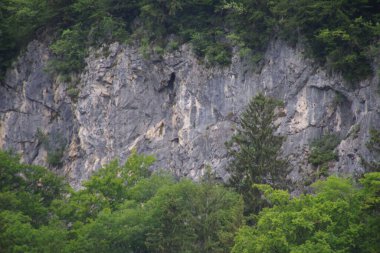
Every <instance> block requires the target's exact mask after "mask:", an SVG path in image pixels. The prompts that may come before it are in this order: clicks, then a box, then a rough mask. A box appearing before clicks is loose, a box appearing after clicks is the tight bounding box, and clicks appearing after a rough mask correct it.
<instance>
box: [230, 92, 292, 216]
mask: <svg viewBox="0 0 380 253" xmlns="http://www.w3.org/2000/svg"><path fill="white" fill-rule="evenodd" d="M281 105H282V103H281V102H280V101H278V100H275V99H272V98H268V97H265V96H264V95H262V94H259V95H257V96H256V97H254V98H253V99H252V100H251V102H250V103H249V105H248V107H247V109H246V110H245V111H244V112H243V113H242V115H241V117H240V127H239V128H238V129H237V133H236V134H235V135H234V136H233V137H232V139H231V140H230V141H229V142H228V143H227V144H226V145H227V149H228V154H229V156H230V157H231V158H232V160H231V162H230V164H229V167H228V171H229V172H230V174H231V178H230V185H231V186H232V187H234V188H235V189H236V190H237V191H238V192H239V193H241V194H242V195H243V198H244V202H245V214H249V213H252V212H253V213H257V212H258V211H260V209H261V208H262V207H263V206H265V202H263V200H261V198H260V193H259V191H258V190H257V189H255V188H253V187H252V185H253V184H270V185H271V186H273V187H275V188H284V187H285V186H286V180H285V177H286V174H287V172H288V167H289V165H288V162H287V161H286V160H284V159H280V158H279V155H280V152H281V145H282V143H283V141H284V137H282V136H278V135H276V134H275V132H276V130H277V128H278V126H276V125H275V124H274V121H275V119H276V118H277V116H278V115H277V113H276V108H278V107H279V106H281Z"/></svg>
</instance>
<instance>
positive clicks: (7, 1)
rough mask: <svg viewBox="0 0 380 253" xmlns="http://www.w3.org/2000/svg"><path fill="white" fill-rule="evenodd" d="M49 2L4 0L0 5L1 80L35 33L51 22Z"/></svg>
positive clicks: (51, 14) (39, 0)
mask: <svg viewBox="0 0 380 253" xmlns="http://www.w3.org/2000/svg"><path fill="white" fill-rule="evenodd" d="M50 8H53V6H50V7H49V3H48V1H41V0H4V1H2V3H1V4H0V80H1V79H2V78H3V75H4V74H5V70H6V68H7V67H9V66H10V65H11V63H12V60H13V59H14V57H16V56H17V54H18V52H19V50H20V49H21V48H22V47H24V46H26V44H27V43H28V42H29V41H30V40H31V39H32V38H33V35H34V32H35V31H36V30H37V29H38V28H40V27H41V26H43V25H46V24H47V23H48V22H49V20H51V18H52V16H53V13H52V12H51V9H50Z"/></svg>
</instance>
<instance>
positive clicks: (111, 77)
mask: <svg viewBox="0 0 380 253" xmlns="http://www.w3.org/2000/svg"><path fill="white" fill-rule="evenodd" d="M49 57H50V56H49V50H48V48H47V46H46V44H44V43H41V42H38V41H33V42H32V43H30V44H29V46H28V48H27V50H26V52H25V53H24V54H23V55H22V56H20V57H19V59H18V61H17V62H16V64H15V65H14V67H13V68H12V69H10V70H9V71H8V73H7V76H6V80H5V82H4V83H3V84H2V85H1V86H0V147H1V148H3V149H13V150H15V151H18V152H21V153H22V154H23V160H24V161H25V162H28V163H35V164H42V165H46V166H48V164H47V163H46V157H47V153H48V151H51V150H55V149H59V148H62V149H63V150H64V152H63V160H62V161H63V162H62V164H61V165H60V166H55V167H53V168H52V169H54V170H56V171H57V172H58V173H60V174H64V175H66V176H67V177H68V178H69V181H70V182H71V184H72V185H73V186H75V187H79V186H80V183H81V181H82V180H84V179H86V178H88V177H89V175H90V174H91V173H92V172H93V171H95V170H96V169H98V168H99V167H100V166H102V165H103V164H105V163H107V162H109V161H110V160H111V159H113V158H120V160H121V161H123V160H125V159H126V157H127V156H128V154H129V153H130V152H131V150H132V149H133V148H135V149H137V151H138V152H144V153H148V154H154V155H155V156H156V158H157V162H156V164H155V165H154V166H155V167H154V168H153V169H156V168H165V169H168V170H170V171H172V172H173V173H174V174H175V175H178V176H189V177H191V178H193V179H195V180H197V179H199V178H200V177H201V176H202V174H203V173H204V170H205V168H206V167H207V166H211V168H212V169H213V170H215V172H216V174H217V175H218V176H219V177H220V178H222V179H224V180H226V179H227V178H228V174H227V173H226V171H225V167H226V164H227V157H226V149H225V146H224V143H225V141H227V140H228V139H229V138H230V137H231V135H232V134H233V131H234V126H235V125H236V122H237V120H238V117H239V114H240V112H242V111H243V110H244V108H245V106H246V105H247V104H248V102H249V100H250V99H251V98H252V97H253V96H255V95H256V94H258V93H259V92H262V93H264V94H266V95H268V96H273V97H276V98H279V99H281V100H283V101H284V102H285V111H284V114H283V115H282V116H283V117H282V118H280V119H279V122H278V123H279V124H280V127H279V134H282V135H286V136H287V140H286V142H285V143H284V145H283V150H284V155H285V156H287V157H289V158H290V160H291V163H292V166H293V167H292V168H293V169H292V172H291V174H290V175H289V177H290V178H291V179H292V180H293V181H294V182H303V181H305V180H306V179H307V177H310V176H311V175H312V174H313V170H315V168H313V167H312V166H311V165H309V164H308V163H307V157H308V153H309V149H310V147H309V145H310V143H311V141H312V140H314V139H316V138H320V137H321V136H322V134H323V133H327V132H333V133H336V134H337V135H339V137H340V138H341V139H342V141H341V142H340V144H339V146H338V147H337V151H338V154H339V160H338V161H336V162H333V163H331V164H330V168H329V171H330V173H343V174H355V173H362V172H363V170H364V168H363V167H362V165H361V162H360V157H363V158H365V159H367V160H374V159H378V157H375V154H373V153H371V152H369V151H368V150H367V148H366V146H365V143H366V142H367V140H368V138H369V129H370V128H377V129H379V128H380V95H379V93H378V90H377V89H378V88H379V87H378V83H379V80H378V77H377V75H376V76H375V77H373V78H371V79H368V80H365V81H362V82H361V83H360V84H358V85H356V87H357V88H355V89H350V88H347V87H348V85H347V84H345V83H344V81H343V79H342V78H341V77H340V76H338V75H328V74H327V73H326V72H325V71H324V69H323V68H321V67H319V66H317V65H316V64H313V62H312V61H310V60H308V59H306V58H305V57H304V56H303V54H302V49H300V48H296V49H293V48H290V47H288V46H287V45H286V44H284V43H282V42H281V41H273V42H272V43H271V44H270V45H269V47H268V50H267V52H266V54H265V59H264V62H263V64H262V65H261V66H260V67H257V66H256V67H253V66H252V65H251V64H249V63H247V62H245V61H243V60H241V59H239V58H238V57H234V58H233V61H232V64H231V66H229V67H226V68H219V67H213V68H207V67H205V66H204V65H202V64H201V63H200V62H199V61H198V60H197V59H196V57H194V55H193V54H192V53H191V50H190V48H189V47H188V46H186V45H184V46H182V48H181V49H180V50H178V51H176V52H174V53H170V54H167V55H165V56H163V57H159V56H155V55H153V56H151V59H149V60H146V59H144V58H143V57H142V56H141V54H140V53H139V52H138V50H137V49H136V48H133V47H126V46H121V45H119V44H116V43H115V44H112V45H110V46H109V47H107V48H103V49H99V50H97V51H95V50H94V51H93V52H92V53H91V55H90V56H89V57H88V58H87V59H86V62H87V67H86V68H85V70H84V71H83V73H82V74H81V75H80V76H79V77H78V78H77V79H76V81H75V82H76V87H77V88H78V89H79V90H78V91H80V92H79V94H78V96H77V97H76V94H74V95H73V90H74V91H75V89H73V88H72V87H70V85H69V84H67V83H65V82H62V81H60V80H59V78H55V79H53V78H52V77H50V76H49V75H48V74H47V73H46V72H45V71H44V69H45V67H46V63H47V61H48V59H49ZM41 136H42V137H44V138H42V137H41ZM46 143H48V145H47V144H46Z"/></svg>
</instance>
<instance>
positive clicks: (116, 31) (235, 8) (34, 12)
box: [0, 0, 380, 83]
mask: <svg viewBox="0 0 380 253" xmlns="http://www.w3.org/2000/svg"><path fill="white" fill-rule="evenodd" d="M379 6H380V4H379V1H378V0H361V1H348V0H339V1H326V0H310V1H307V0H276V1H258V0H255V1H251V0H227V1H222V0H202V1H194V0H185V1H178V0H169V1H158V0H142V1H136V0H134V1H122V0H95V1H89V0H70V1H62V0H49V1H45V0H30V1H27V0H5V1H2V3H1V4H0V34H1V36H0V63H1V66H0V68H1V72H2V75H3V74H4V71H5V69H6V68H7V67H8V66H9V65H10V63H11V61H12V60H13V59H14V57H15V56H17V54H18V52H19V51H20V49H22V48H23V47H24V46H25V45H26V44H27V42H28V41H30V40H31V39H32V38H35V37H36V32H37V31H39V32H40V34H41V31H44V30H48V31H50V33H51V34H54V36H53V37H54V39H53V43H52V45H51V50H52V52H53V53H54V54H55V55H56V57H55V59H54V60H52V61H51V64H50V66H49V69H50V71H52V72H55V73H59V74H64V75H68V74H70V73H73V72H78V71H80V70H81V69H82V68H83V66H84V57H85V56H86V55H87V53H88V48H89V47H90V46H95V47H97V46H100V45H102V44H103V43H111V42H114V41H119V42H122V43H135V44H137V45H139V47H140V51H141V53H142V54H143V55H144V56H146V57H149V55H150V54H158V55H160V54H162V53H163V52H165V50H173V49H176V48H178V46H179V45H180V44H182V43H186V42H190V43H191V44H192V45H193V49H194V52H195V53H196V54H197V55H198V56H199V59H201V60H202V61H204V62H205V63H206V64H221V65H227V64H229V63H230V58H231V54H232V48H233V47H234V46H236V47H237V48H238V49H239V50H240V53H241V56H244V57H248V58H251V59H252V60H253V61H254V62H258V61H260V59H261V58H262V55H263V53H264V52H265V50H266V48H267V45H268V42H269V41H270V39H272V37H273V36H274V35H277V36H279V37H281V38H282V39H284V40H286V41H288V42H289V43H290V44H291V45H294V44H296V43H298V42H301V43H303V44H304V45H305V46H306V49H307V52H308V55H310V56H312V57H313V58H314V59H316V60H317V62H319V63H320V64H323V65H325V66H326V67H327V69H329V70H331V71H335V72H339V73H342V74H343V76H344V77H345V78H346V80H349V81H350V82H352V83H355V82H357V81H358V80H361V79H363V78H366V77H368V76H369V75H370V74H371V73H372V68H371V62H372V60H373V59H374V57H377V56H378V51H379V50H378V48H379V36H380V15H379V13H380V7H379Z"/></svg>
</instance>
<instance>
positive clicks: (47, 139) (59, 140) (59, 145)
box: [36, 129, 66, 167]
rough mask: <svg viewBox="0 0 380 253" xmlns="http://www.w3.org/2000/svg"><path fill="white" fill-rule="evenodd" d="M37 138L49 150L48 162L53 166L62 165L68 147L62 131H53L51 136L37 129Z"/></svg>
mask: <svg viewBox="0 0 380 253" xmlns="http://www.w3.org/2000/svg"><path fill="white" fill-rule="evenodd" d="M36 138H37V140H38V142H39V143H40V144H41V145H42V147H43V148H44V149H45V150H46V152H47V157H46V162H47V163H48V164H49V165H51V166H53V167H57V166H61V165H62V158H63V155H64V152H65V149H66V140H64V138H63V136H62V135H61V134H60V133H52V134H50V135H49V136H48V135H47V134H45V133H44V132H42V131H41V129H37V132H36Z"/></svg>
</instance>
